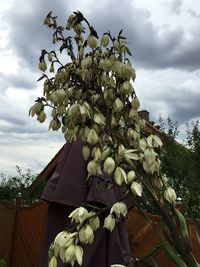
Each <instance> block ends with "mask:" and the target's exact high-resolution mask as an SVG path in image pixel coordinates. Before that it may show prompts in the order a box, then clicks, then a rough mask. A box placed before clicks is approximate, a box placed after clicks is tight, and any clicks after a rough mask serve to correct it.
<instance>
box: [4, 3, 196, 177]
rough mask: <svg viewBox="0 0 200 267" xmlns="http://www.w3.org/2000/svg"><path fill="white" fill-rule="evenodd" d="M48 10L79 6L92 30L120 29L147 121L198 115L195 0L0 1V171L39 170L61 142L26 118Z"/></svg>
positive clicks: (47, 41)
mask: <svg viewBox="0 0 200 267" xmlns="http://www.w3.org/2000/svg"><path fill="white" fill-rule="evenodd" d="M47 3H48V4H47ZM50 10H52V11H53V13H54V14H55V15H57V16H58V21H59V22H60V23H65V21H66V19H67V17H68V16H69V15H70V14H71V13H72V12H73V11H76V10H80V11H81V12H82V13H84V15H85V16H86V17H87V18H88V20H89V21H90V22H91V24H92V25H93V26H94V27H95V28H96V29H97V31H99V32H104V31H106V30H107V29H110V31H111V32H112V33H114V34H115V33H117V32H119V30H120V29H122V28H123V29H124V34H125V35H126V36H127V38H128V40H129V43H130V45H129V46H130V48H131V50H132V51H133V55H134V57H133V64H134V67H135V69H136V74H137V78H136V82H135V89H136V92H137V95H138V97H139V99H140V102H141V105H142V109H147V110H148V111H149V112H150V114H151V120H153V121H156V122H157V121H158V117H159V114H161V115H162V117H163V118H167V117H168V116H171V117H172V118H173V120H174V121H178V123H179V124H180V127H181V128H183V125H184V124H185V123H186V122H189V121H192V120H195V119H198V118H200V70H199V67H200V1H199V0H193V1H188V0H151V1H149V0H124V1H122V0H112V1H111V0H98V1H95V0H90V1H89V0H81V1H75V0H57V1H55V0H48V1H45V0H28V1H24V0H1V5H0V20H1V22H0V39H1V42H0V172H6V173H11V172H13V171H14V169H15V166H16V165H19V166H20V167H22V168H25V169H26V168H31V169H32V170H34V171H35V172H40V171H41V170H42V169H43V167H44V166H45V165H46V164H47V163H48V162H49V160H50V159H51V158H52V157H53V156H54V155H55V153H56V152H57V151H58V150H59V148H61V147H62V145H63V144H64V139H63V137H62V134H61V133H55V132H48V128H47V126H46V125H41V124H39V123H38V122H36V121H35V119H32V118H30V117H28V110H29V107H30V106H31V105H32V103H33V101H34V100H35V98H36V97H37V96H41V95H42V89H41V88H40V86H39V84H38V83H37V82H36V80H37V78H38V77H39V76H40V72H39V71H38V69H37V65H38V57H39V55H40V51H41V49H43V48H47V49H48V48H51V47H52V46H51V33H50V31H49V30H48V29H47V28H46V27H44V26H43V19H44V17H45V16H46V14H47V13H48V12H49V11H50Z"/></svg>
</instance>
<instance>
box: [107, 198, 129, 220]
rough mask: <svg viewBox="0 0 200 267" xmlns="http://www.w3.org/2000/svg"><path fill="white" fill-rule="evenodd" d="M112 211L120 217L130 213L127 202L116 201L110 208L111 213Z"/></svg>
mask: <svg viewBox="0 0 200 267" xmlns="http://www.w3.org/2000/svg"><path fill="white" fill-rule="evenodd" d="M112 213H115V215H116V216H117V218H120V216H121V215H122V216H124V217H125V216H126V215H127V213H128V211H127V207H126V204H125V203H124V202H116V203H115V204H114V205H113V206H112V208H111V210H110V214H112Z"/></svg>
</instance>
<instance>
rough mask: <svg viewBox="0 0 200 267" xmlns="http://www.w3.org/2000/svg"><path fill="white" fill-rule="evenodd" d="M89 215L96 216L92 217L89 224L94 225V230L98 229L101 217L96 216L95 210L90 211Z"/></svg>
mask: <svg viewBox="0 0 200 267" xmlns="http://www.w3.org/2000/svg"><path fill="white" fill-rule="evenodd" d="M89 216H91V217H93V216H95V217H93V218H91V220H90V221H89V225H90V226H91V227H92V229H93V230H94V231H96V230H97V229H98V228H99V227H100V220H99V217H98V216H96V214H95V212H93V211H91V212H90V213H89Z"/></svg>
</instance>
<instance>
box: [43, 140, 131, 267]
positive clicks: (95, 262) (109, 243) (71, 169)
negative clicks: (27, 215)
mask: <svg viewBox="0 0 200 267" xmlns="http://www.w3.org/2000/svg"><path fill="white" fill-rule="evenodd" d="M86 167H87V164H86V162H85V161H84V159H83V157H82V142H81V140H79V139H77V141H76V142H73V143H67V144H66V145H65V147H64V150H63V152H62V155H61V158H60V160H59V162H58V165H57V167H56V170H55V172H54V173H53V175H52V177H51V178H50V180H49V181H48V183H47V186H46V188H45V189H44V192H43V194H42V199H44V200H45V201H47V202H49V210H48V216H47V223H46V230H45V236H44V244H43V251H42V257H41V264H40V266H41V267H44V266H47V258H48V248H49V246H50V244H51V243H52V242H53V240H54V238H55V236H56V235H57V234H58V232H60V231H63V229H64V228H65V227H66V225H67V224H69V223H70V222H69V219H68V218H67V216H68V215H69V213H70V212H71V211H72V210H73V209H74V208H76V207H79V206H81V205H82V204H83V203H85V202H87V203H93V204H95V205H96V206H111V205H113V204H114V203H115V202H117V201H119V200H121V199H122V198H123V194H122V191H121V190H120V189H119V188H118V187H113V188H111V189H110V190H105V187H104V185H105V183H106V182H108V181H110V179H111V178H110V177H109V176H107V175H102V177H101V179H99V178H98V177H94V178H93V182H92V183H91V185H86V177H87V168H86ZM97 184H98V187H97ZM126 202H127V205H128V207H130V206H131V204H130V203H131V202H130V200H129V201H126ZM105 216H107V214H106V215H101V218H100V220H101V221H102V222H103V220H104V218H105ZM83 250H84V258H83V265H82V266H83V267H110V265H111V264H116V263H118V264H124V265H126V266H128V267H133V263H132V262H131V260H132V255H131V250H130V246H129V241H128V233H127V229H126V223H125V220H120V221H119V223H118V224H117V226H116V227H115V229H114V230H113V231H112V232H109V231H108V230H106V229H103V228H101V229H98V230H97V231H96V232H95V239H94V243H92V244H89V245H88V244H87V245H83ZM58 266H59V267H62V266H63V267H64V266H65V267H67V266H70V265H69V264H63V263H62V262H59V263H58ZM76 266H79V265H78V263H77V264H75V267H76Z"/></svg>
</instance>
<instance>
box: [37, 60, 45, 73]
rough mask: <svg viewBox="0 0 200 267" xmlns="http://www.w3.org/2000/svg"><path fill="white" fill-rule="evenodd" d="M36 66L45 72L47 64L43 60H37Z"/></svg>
mask: <svg viewBox="0 0 200 267" xmlns="http://www.w3.org/2000/svg"><path fill="white" fill-rule="evenodd" d="M38 68H39V69H40V70H41V71H43V72H45V71H46V69H47V64H46V62H45V61H44V60H42V61H40V62H39V65H38Z"/></svg>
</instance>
